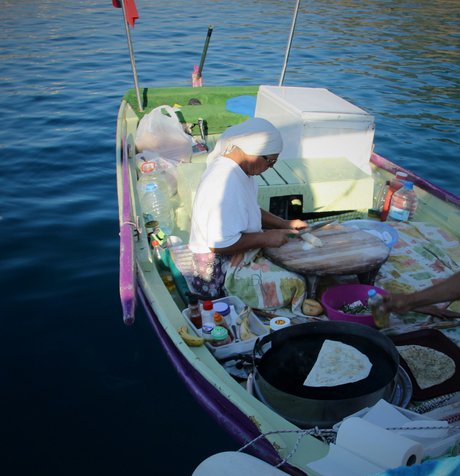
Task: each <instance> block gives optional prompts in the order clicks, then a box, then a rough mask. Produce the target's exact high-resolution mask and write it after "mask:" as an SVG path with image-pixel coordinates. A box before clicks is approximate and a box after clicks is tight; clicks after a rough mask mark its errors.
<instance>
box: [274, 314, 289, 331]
mask: <svg viewBox="0 0 460 476" xmlns="http://www.w3.org/2000/svg"><path fill="white" fill-rule="evenodd" d="M290 325H291V320H290V319H289V318H288V317H274V318H273V319H270V332H275V331H279V330H280V329H284V328H286V327H289V326H290Z"/></svg>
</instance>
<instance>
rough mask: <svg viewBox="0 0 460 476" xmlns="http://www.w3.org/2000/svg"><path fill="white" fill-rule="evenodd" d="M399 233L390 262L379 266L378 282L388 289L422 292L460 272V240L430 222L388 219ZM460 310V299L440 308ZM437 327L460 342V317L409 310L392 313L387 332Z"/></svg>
mask: <svg viewBox="0 0 460 476" xmlns="http://www.w3.org/2000/svg"><path fill="white" fill-rule="evenodd" d="M388 224H389V225H391V226H393V227H394V228H395V229H396V230H397V231H398V234H399V241H398V243H396V244H395V245H394V247H393V249H392V251H391V254H390V257H389V258H388V260H387V262H386V263H385V264H384V265H383V266H382V267H381V268H380V271H379V274H378V275H377V278H376V280H375V285H376V286H378V287H381V288H383V289H385V290H386V291H388V292H396V293H411V292H413V291H421V290H423V289H425V288H427V287H429V286H432V285H433V284H436V283H437V282H439V281H442V280H443V279H445V278H447V277H449V276H451V275H452V274H454V273H455V272H457V271H460V243H459V242H458V241H457V240H455V239H454V238H452V237H451V236H449V235H448V234H446V233H445V232H444V231H443V230H441V229H440V228H438V227H437V226H435V225H432V224H430V223H420V222H397V223H396V222H388ZM447 306H448V309H450V310H452V311H457V312H458V311H460V302H459V301H455V302H454V303H452V304H450V305H449V303H440V304H438V307H440V308H446V307H447ZM427 328H435V329H439V330H440V331H442V332H443V333H444V334H446V335H447V336H448V337H449V338H450V339H452V340H453V341H454V342H455V343H456V344H457V345H460V320H452V321H443V320H441V319H438V318H435V317H432V316H427V315H426V314H420V313H417V312H408V313H407V314H403V315H398V316H395V315H393V314H392V315H391V325H390V328H389V329H388V330H384V331H382V332H384V333H385V334H401V333H405V332H411V331H415V330H418V329H427Z"/></svg>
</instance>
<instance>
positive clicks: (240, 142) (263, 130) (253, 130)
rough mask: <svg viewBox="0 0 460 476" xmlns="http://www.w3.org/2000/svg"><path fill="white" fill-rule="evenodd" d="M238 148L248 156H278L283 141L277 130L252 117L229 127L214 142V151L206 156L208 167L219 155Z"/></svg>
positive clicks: (267, 122) (258, 118) (269, 123)
mask: <svg viewBox="0 0 460 476" xmlns="http://www.w3.org/2000/svg"><path fill="white" fill-rule="evenodd" d="M234 146H237V147H239V148H240V149H241V150H242V151H243V152H244V153H246V154H248V155H271V154H279V153H280V152H281V151H282V150H283V139H282V138H281V134H280V132H279V130H278V129H277V128H276V127H275V126H274V125H273V124H272V123H271V122H269V121H267V120H266V119H262V118H261V117H254V118H251V119H248V120H247V121H244V122H242V123H241V124H237V125H236V126H232V127H229V128H228V129H227V130H226V131H225V132H224V133H223V134H222V135H221V136H220V139H219V140H218V141H217V142H216V146H215V147H214V150H213V151H212V152H211V153H210V154H209V155H208V158H207V159H206V164H207V165H209V164H210V163H211V162H212V161H213V160H214V159H215V158H217V157H218V156H219V155H224V154H225V153H227V152H229V151H231V150H232V149H233V147H234Z"/></svg>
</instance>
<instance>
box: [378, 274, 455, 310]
mask: <svg viewBox="0 0 460 476" xmlns="http://www.w3.org/2000/svg"><path fill="white" fill-rule="evenodd" d="M456 299H460V272H457V273H455V274H453V275H452V276H449V277H448V278H446V279H445V280H444V281H441V282H439V283H437V284H434V285H433V286H430V287H429V288H426V289H424V290H423V291H417V292H415V293H411V294H384V295H383V306H382V307H383V309H384V310H386V311H393V312H397V313H400V314H404V313H405V312H409V311H411V310H413V309H416V308H418V307H422V306H429V305H431V304H437V303H440V302H450V301H455V300H456Z"/></svg>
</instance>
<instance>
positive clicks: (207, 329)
mask: <svg viewBox="0 0 460 476" xmlns="http://www.w3.org/2000/svg"><path fill="white" fill-rule="evenodd" d="M214 327H216V323H215V322H214V307H213V304H212V301H204V302H203V310H202V311H201V334H202V336H203V337H204V338H205V339H211V332H212V330H213V329H214Z"/></svg>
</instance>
